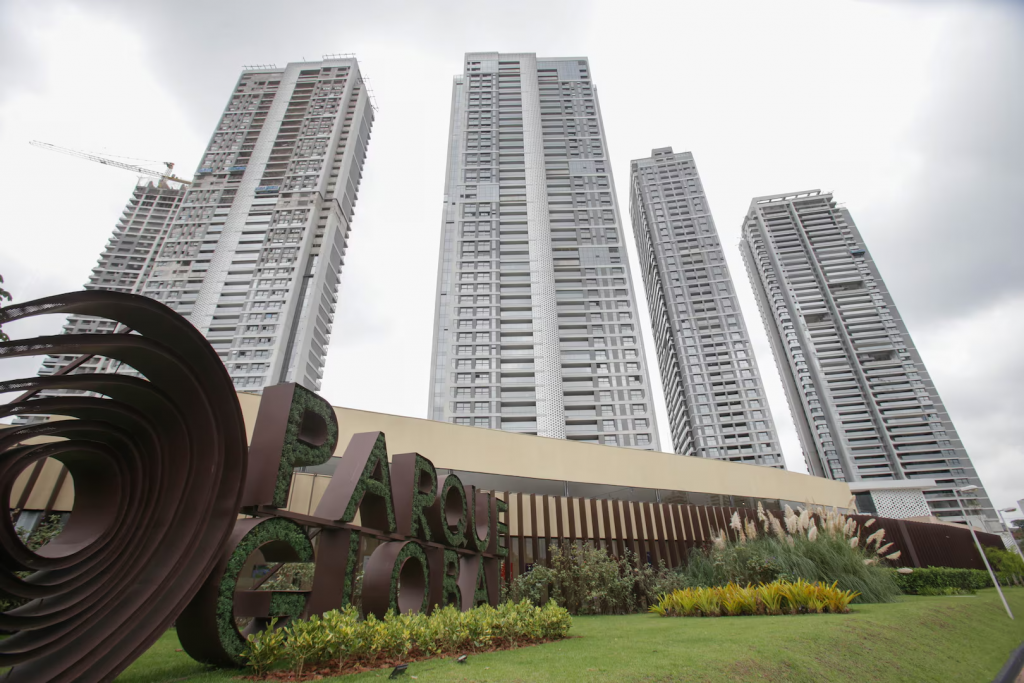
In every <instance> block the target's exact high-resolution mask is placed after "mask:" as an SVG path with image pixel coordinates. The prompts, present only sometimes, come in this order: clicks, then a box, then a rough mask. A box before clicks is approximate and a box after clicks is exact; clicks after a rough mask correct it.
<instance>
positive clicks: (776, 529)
mask: <svg viewBox="0 0 1024 683" xmlns="http://www.w3.org/2000/svg"><path fill="white" fill-rule="evenodd" d="M768 521H769V523H771V525H772V533H773V534H775V535H776V536H777V537H779V538H786V530H785V529H783V528H782V522H780V521H779V520H778V518H777V517H776V516H775V515H771V516H770V517H769V518H768Z"/></svg>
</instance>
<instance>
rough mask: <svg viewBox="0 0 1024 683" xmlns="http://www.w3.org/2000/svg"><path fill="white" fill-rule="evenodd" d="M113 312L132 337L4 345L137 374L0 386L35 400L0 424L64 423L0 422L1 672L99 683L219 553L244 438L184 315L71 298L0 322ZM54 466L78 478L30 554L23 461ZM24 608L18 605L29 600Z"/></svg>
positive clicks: (14, 351) (189, 593)
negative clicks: (20, 501)
mask: <svg viewBox="0 0 1024 683" xmlns="http://www.w3.org/2000/svg"><path fill="white" fill-rule="evenodd" d="M72 313H73V314H77V315H87V316H96V317H100V318H106V319H109V320H114V321H117V322H119V323H121V324H123V325H126V326H127V327H129V328H131V329H132V330H134V331H135V333H134V334H121V335H110V334H77V335H56V336H48V337H37V338H34V339H26V340H14V341H10V342H5V343H2V344H0V360H2V359H5V358H18V357H24V356H36V355H75V356H78V355H83V354H93V355H102V356H106V357H108V358H114V359H117V360H119V361H121V362H122V363H124V364H125V365H127V366H130V367H131V368H133V369H134V370H136V371H138V373H139V374H140V375H142V376H143V377H144V378H145V379H140V378H138V377H129V376H120V375H111V374H65V375H60V376H52V377H32V378H27V379H20V380H12V381H7V382H0V393H8V392H25V391H32V390H37V391H46V390H57V389H70V390H75V391H81V392H89V395H62V396H50V397H45V396H44V397H33V398H30V399H29V400H22V401H18V402H14V403H9V404H6V405H2V406H0V417H5V416H9V415H52V416H56V417H67V418H74V419H71V420H57V421H50V422H43V423H38V424H30V425H25V426H16V427H11V428H8V429H3V430H0V491H2V494H0V503H2V507H3V510H2V511H0V594H2V595H4V596H5V597H7V598H9V599H15V600H16V601H19V602H24V604H22V605H21V606H19V607H16V608H14V609H11V610H9V611H7V612H5V613H0V629H3V630H5V631H8V632H11V633H12V635H11V636H10V637H8V638H6V639H4V640H0V667H12V668H11V669H10V671H9V672H8V673H7V675H6V677H5V679H4V680H5V681H31V682H33V683H39V682H42V681H107V680H112V679H113V678H114V677H115V676H116V675H117V674H118V673H119V672H120V671H121V670H123V669H124V668H125V667H126V666H127V665H128V664H130V663H131V662H132V661H133V660H134V659H135V658H136V657H138V656H139V655H140V654H141V653H142V652H144V651H145V650H146V649H147V648H148V647H149V646H150V645H152V643H153V642H154V641H156V639H157V638H158V637H159V636H160V635H161V634H162V633H163V632H164V631H165V630H166V629H167V628H168V627H169V626H170V625H171V623H172V622H173V621H174V619H175V618H176V617H177V616H178V614H179V613H180V612H181V610H182V609H183V608H184V606H185V605H186V604H187V603H188V602H189V601H190V600H191V599H192V598H193V596H194V595H195V594H196V592H197V591H198V590H199V587H200V585H201V584H202V583H203V581H204V579H205V578H206V577H207V575H209V573H210V570H211V569H212V568H213V566H214V564H215V563H216V562H218V561H219V560H221V558H222V554H223V551H224V547H225V544H226V542H227V541H228V536H229V534H230V533H231V531H232V528H233V527H234V523H235V519H236V517H237V513H238V509H239V503H240V498H241V493H242V485H243V482H244V480H245V474H246V435H245V426H244V423H243V421H242V413H241V410H240V408H239V405H238V401H237V399H236V398H235V391H234V387H233V386H232V383H231V379H230V377H229V376H228V374H227V371H226V370H225V368H224V365H223V363H222V362H221V360H220V358H218V357H217V354H216V353H215V352H214V351H213V349H212V348H211V347H210V345H209V343H208V342H207V341H206V339H205V338H204V337H203V335H202V334H200V332H199V331H198V330H196V329H195V327H193V326H192V325H191V324H190V323H189V322H188V321H187V320H185V319H184V318H182V317H181V316H179V315H178V314H176V313H174V312H173V311H171V310H170V309H168V308H167V307H165V306H163V305H162V304H160V303H158V302H156V301H153V300H151V299H148V298H145V297H141V296H135V295H130V294H122V293H117V292H94V291H90V292H75V293H71V294H62V295H59V296H54V297H49V298H46V299H39V300H36V301H31V302H28V303H24V304H19V305H16V306H9V307H7V308H4V309H0V322H2V323H4V324H6V323H11V322H14V321H17V320H22V319H25V318H29V317H33V316H37V315H43V314H61V315H66V314H72ZM47 457H50V458H54V459H56V460H58V461H60V462H61V463H62V464H63V465H64V466H65V467H66V468H67V469H68V471H69V472H70V474H71V477H72V478H73V481H74V484H75V492H76V496H75V505H74V510H73V512H72V514H71V517H70V520H69V521H68V522H67V524H66V525H65V527H64V529H63V531H62V532H61V533H60V535H59V536H57V537H56V538H55V539H53V540H52V541H51V542H49V543H48V544H46V545H45V546H43V547H42V548H40V549H39V550H38V551H37V552H31V551H29V550H28V548H26V547H25V546H24V545H23V544H22V543H21V542H20V540H19V539H18V536H17V533H16V532H15V529H14V526H13V524H12V521H11V510H10V493H11V489H12V487H13V485H14V481H15V479H16V478H17V477H18V475H19V474H20V473H21V472H22V471H23V470H25V468H26V467H29V466H31V465H32V464H33V463H35V462H37V461H39V460H41V459H43V458H47ZM25 601H27V602H25Z"/></svg>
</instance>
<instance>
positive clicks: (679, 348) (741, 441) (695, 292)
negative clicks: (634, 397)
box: [629, 147, 785, 468]
mask: <svg viewBox="0 0 1024 683" xmlns="http://www.w3.org/2000/svg"><path fill="white" fill-rule="evenodd" d="M629 198H630V205H629V210H630V215H631V217H632V219H633V236H634V238H635V239H636V244H637V250H638V252H639V254H640V268H641V272H642V273H643V278H644V286H645V288H646V290H647V305H648V309H649V310H650V312H651V320H652V325H653V328H654V339H655V344H656V346H657V353H658V365H659V367H660V369H661V382H662V386H664V388H665V401H666V403H667V405H668V416H669V423H670V425H671V428H672V443H673V445H674V447H675V452H676V453H679V454H681V455H696V456H701V457H705V458H718V459H721V460H730V461H733V462H745V463H750V464H758V465H768V466H772V467H779V468H784V467H785V465H784V461H783V458H782V451H781V449H780V448H779V442H778V437H777V436H776V432H775V423H774V422H773V421H772V415H771V411H770V410H769V408H768V400H767V398H766V397H765V393H764V386H763V384H762V382H761V375H760V372H759V371H758V369H757V361H756V360H755V358H754V352H753V350H752V348H751V345H750V337H749V335H748V334H747V326H746V324H745V323H744V321H743V314H742V313H741V312H740V308H739V305H738V303H737V301H736V292H735V288H734V287H733V283H732V277H731V276H730V274H729V267H728V265H726V262H725V255H724V253H723V251H722V244H721V242H720V241H719V238H718V230H717V229H716V228H715V221H714V219H713V218H712V217H711V209H710V207H709V206H708V200H707V196H706V195H705V194H704V187H703V185H702V184H701V181H700V175H699V174H698V172H697V165H696V164H695V163H694V160H693V155H692V154H690V153H689V152H680V153H678V154H676V153H673V151H672V148H671V147H662V148H660V149H655V150H653V151H652V152H651V156H650V157H648V158H646V159H636V160H634V161H633V163H632V164H631V167H630V195H629Z"/></svg>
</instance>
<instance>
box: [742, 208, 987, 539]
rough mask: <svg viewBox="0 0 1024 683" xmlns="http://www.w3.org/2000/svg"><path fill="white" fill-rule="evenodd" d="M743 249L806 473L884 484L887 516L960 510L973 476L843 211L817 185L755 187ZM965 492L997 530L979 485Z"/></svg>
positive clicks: (857, 484) (981, 518) (853, 483)
mask: <svg viewBox="0 0 1024 683" xmlns="http://www.w3.org/2000/svg"><path fill="white" fill-rule="evenodd" d="M741 249H742V251H743V256H744V259H745V261H746V264H747V269H748V271H749V275H750V279H751V282H752V283H753V285H754V290H755V291H756V293H757V297H758V304H759V306H760V308H761V315H762V318H763V319H764V323H765V327H766V328H767V330H768V336H769V338H770V339H771V342H772V349H773V351H774V353H775V358H776V361H777V362H778V365H779V370H780V372H781V374H782V378H783V384H784V385H785V388H786V395H787V397H788V398H789V403H790V407H791V408H792V411H793V417H794V419H795V420H796V425H797V433H798V434H799V437H800V443H801V445H802V447H803V451H804V457H805V458H806V460H807V467H808V469H809V470H810V472H811V473H812V474H815V475H818V476H823V477H828V478H830V479H838V480H842V481H847V482H849V483H850V487H851V488H852V489H854V490H855V491H856V490H858V489H859V488H861V487H863V486H870V487H873V488H875V489H883V490H885V489H889V490H888V491H883V492H884V493H886V495H885V496H883V497H879V496H875V501H874V502H875V504H879V503H884V505H885V506H886V509H884V510H882V509H879V510H878V512H880V513H882V514H886V516H906V514H903V515H900V514H896V513H899V512H904V513H907V512H912V511H913V510H912V508H915V507H919V509H918V511H917V512H916V514H925V515H926V514H929V513H930V514H933V515H935V516H937V517H939V518H940V519H942V520H944V521H960V520H962V519H963V514H962V513H961V512H960V510H959V506H958V504H957V502H956V500H955V498H954V494H953V489H954V488H961V487H965V486H969V485H974V486H978V487H980V486H981V480H980V479H979V478H978V474H977V472H976V471H975V469H974V466H973V465H972V464H971V460H970V458H969V457H968V456H967V452H966V451H965V450H964V446H963V443H961V441H960V439H959V438H958V436H957V433H956V429H955V428H954V427H953V423H952V422H951V421H950V419H949V414H948V413H947V412H946V409H945V407H944V406H943V404H942V400H941V399H940V398H939V394H938V391H937V390H936V389H935V385H934V383H933V382H932V380H931V377H929V375H928V371H927V370H926V369H925V367H924V364H923V363H922V362H921V357H920V355H918V353H917V349H916V348H915V347H914V343H913V341H912V340H911V339H910V334H909V333H908V332H907V328H906V325H904V323H903V320H902V319H901V318H900V316H899V312H898V311H897V310H896V306H895V304H894V303H893V300H892V297H891V296H890V295H889V291H888V290H887V289H886V287H885V283H884V282H883V281H882V277H881V275H880V274H879V272H878V268H877V267H876V265H875V262H874V260H873V259H872V258H871V255H870V253H869V252H868V250H867V247H866V246H865V245H864V241H863V239H862V238H861V235H860V232H859V231H858V230H857V226H856V225H855V224H854V222H853V218H852V217H851V216H850V212H849V211H848V210H846V209H845V208H842V207H841V206H837V205H836V203H835V201H834V200H833V199H832V195H831V194H830V193H822V192H820V191H818V190H813V191H809V192H799V193H792V194H784V195H773V196H767V197H757V198H755V199H754V200H753V201H752V202H751V203H750V210H749V211H748V213H747V217H746V220H745V222H744V225H743V241H742V244H741ZM913 480H920V482H919V483H920V485H919V486H918V488H919V489H922V490H923V500H921V501H920V503H919V504H917V503H915V501H914V500H913V498H912V497H911V495H910V493H909V492H910V487H911V486H913V485H914V484H915V482H914V481H913ZM872 495H874V494H872ZM917 495H918V496H920V493H918V494H917ZM968 497H969V498H971V499H972V501H971V502H972V504H973V508H974V509H973V510H972V511H971V512H970V516H971V517H972V518H973V519H974V521H976V522H981V523H983V524H984V525H985V526H987V527H989V530H991V531H996V532H998V531H999V530H1000V528H999V521H998V519H997V517H996V513H995V511H994V510H993V509H992V503H991V502H990V501H989V499H988V495H987V494H986V493H985V491H984V489H978V490H976V491H974V492H973V493H972V494H971V495H970V496H968ZM858 504H860V501H858Z"/></svg>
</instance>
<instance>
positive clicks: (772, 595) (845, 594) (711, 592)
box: [650, 579, 857, 617]
mask: <svg viewBox="0 0 1024 683" xmlns="http://www.w3.org/2000/svg"><path fill="white" fill-rule="evenodd" d="M856 597H857V593H856V592H854V591H847V590H842V589H840V588H839V587H838V586H837V585H836V584H835V583H833V584H832V585H831V586H829V585H826V584H822V583H809V582H807V581H804V580H803V579H797V580H796V581H794V582H790V581H774V582H772V583H762V584H761V585H759V586H752V585H750V584H747V585H746V586H738V585H736V584H734V583H729V584H726V585H725V586H711V587H703V588H684V589H681V590H675V591H672V592H671V593H666V594H665V595H662V596H661V598H660V599H659V600H658V603H657V604H656V605H652V606H651V608H650V611H651V612H654V613H655V614H660V615H661V616H663V617H717V616H729V617H734V616H742V615H748V614H809V613H812V612H814V613H818V614H820V613H822V612H830V613H832V614H844V613H846V612H849V611H850V603H851V602H852V601H853V600H854V599H855V598H856Z"/></svg>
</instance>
